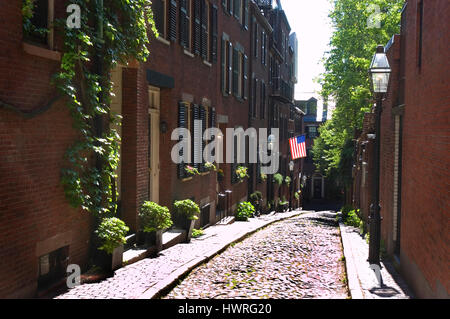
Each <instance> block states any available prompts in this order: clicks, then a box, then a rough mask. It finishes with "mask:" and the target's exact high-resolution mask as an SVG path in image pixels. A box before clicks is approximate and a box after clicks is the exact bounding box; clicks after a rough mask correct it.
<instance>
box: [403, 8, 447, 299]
mask: <svg viewBox="0 0 450 319" xmlns="http://www.w3.org/2000/svg"><path fill="white" fill-rule="evenodd" d="M417 3H418V1H417V0H415V1H408V5H407V8H406V14H405V17H406V26H405V30H404V32H402V36H404V37H405V48H404V52H405V55H404V57H402V58H403V61H404V65H405V72H406V73H405V78H406V83H405V112H404V120H403V144H402V147H403V152H402V154H403V161H402V194H401V196H402V211H401V214H402V223H401V232H402V235H401V249H402V251H401V255H403V256H401V259H402V261H401V262H402V263H401V267H402V269H403V272H404V274H406V275H407V277H408V279H409V281H410V283H411V284H412V286H413V288H414V290H415V292H416V294H417V295H418V296H419V297H432V296H441V297H442V296H444V297H447V298H448V294H449V291H450V275H449V272H448V251H449V232H448V224H449V222H448V221H449V211H450V198H449V188H448V181H449V179H450V173H449V172H450V169H449V168H450V148H449V147H448V145H449V141H450V131H449V119H450V113H449V105H450V96H449V92H450V67H449V62H448V61H449V52H450V51H449V43H450V41H449V33H448V30H449V29H450V21H449V19H448V18H447V17H448V16H449V14H450V5H449V3H448V1H445V0H439V1H424V18H423V32H424V33H423V57H422V66H421V68H419V67H418V66H417V41H418V38H417ZM414 269H419V270H420V271H419V272H415V271H414ZM421 277H423V278H424V279H425V282H426V284H425V283H424V282H421V281H420V280H421V279H420V278H421ZM425 286H428V287H429V288H426V287H425Z"/></svg>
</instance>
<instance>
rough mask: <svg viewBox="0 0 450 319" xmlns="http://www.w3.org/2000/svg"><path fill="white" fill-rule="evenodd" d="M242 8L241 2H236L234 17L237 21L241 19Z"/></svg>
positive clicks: (237, 0) (236, 0)
mask: <svg viewBox="0 0 450 319" xmlns="http://www.w3.org/2000/svg"><path fill="white" fill-rule="evenodd" d="M240 7H241V0H234V3H233V9H234V16H235V18H236V19H240V15H241V11H240Z"/></svg>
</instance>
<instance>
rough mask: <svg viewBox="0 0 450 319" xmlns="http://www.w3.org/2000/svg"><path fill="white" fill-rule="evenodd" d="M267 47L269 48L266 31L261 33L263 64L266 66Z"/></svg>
mask: <svg viewBox="0 0 450 319" xmlns="http://www.w3.org/2000/svg"><path fill="white" fill-rule="evenodd" d="M266 47H267V35H266V32H265V31H264V30H262V32H261V63H262V64H263V65H266Z"/></svg>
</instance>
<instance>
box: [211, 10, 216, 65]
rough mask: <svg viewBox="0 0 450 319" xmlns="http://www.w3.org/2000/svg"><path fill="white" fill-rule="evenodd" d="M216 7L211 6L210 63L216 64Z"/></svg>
mask: <svg viewBox="0 0 450 319" xmlns="http://www.w3.org/2000/svg"><path fill="white" fill-rule="evenodd" d="M217 24H218V22H217V7H216V6H215V5H212V6H211V49H210V50H211V61H212V62H217V33H218V31H217V28H218V27H217Z"/></svg>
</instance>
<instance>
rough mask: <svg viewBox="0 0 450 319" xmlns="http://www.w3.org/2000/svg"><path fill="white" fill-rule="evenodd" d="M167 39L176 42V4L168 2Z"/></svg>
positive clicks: (171, 0) (173, 0)
mask: <svg viewBox="0 0 450 319" xmlns="http://www.w3.org/2000/svg"><path fill="white" fill-rule="evenodd" d="M169 38H170V40H171V41H177V2H176V1H175V0H170V4H169Z"/></svg>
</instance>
